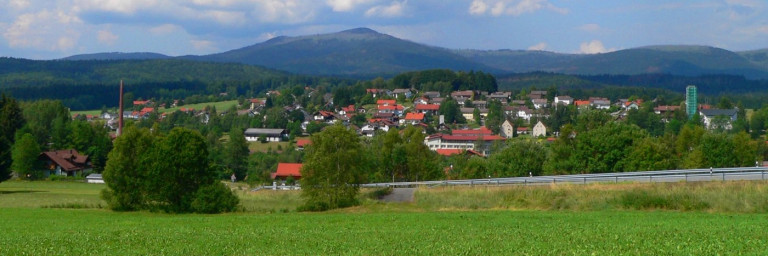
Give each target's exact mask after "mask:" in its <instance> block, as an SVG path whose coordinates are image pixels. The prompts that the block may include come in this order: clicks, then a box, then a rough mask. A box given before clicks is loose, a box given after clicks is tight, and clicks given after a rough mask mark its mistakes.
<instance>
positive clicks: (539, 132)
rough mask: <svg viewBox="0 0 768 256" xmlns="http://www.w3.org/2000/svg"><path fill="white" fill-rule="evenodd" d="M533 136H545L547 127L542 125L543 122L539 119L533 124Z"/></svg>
mask: <svg viewBox="0 0 768 256" xmlns="http://www.w3.org/2000/svg"><path fill="white" fill-rule="evenodd" d="M531 135H532V136H533V137H539V136H547V127H546V126H544V124H543V123H542V122H541V121H539V122H538V123H536V125H534V126H533V133H531Z"/></svg>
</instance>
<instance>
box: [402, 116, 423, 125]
mask: <svg viewBox="0 0 768 256" xmlns="http://www.w3.org/2000/svg"><path fill="white" fill-rule="evenodd" d="M404 121H405V123H407V124H412V125H417V124H420V123H421V122H423V121H424V113H407V114H405V119H404Z"/></svg>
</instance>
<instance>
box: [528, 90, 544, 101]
mask: <svg viewBox="0 0 768 256" xmlns="http://www.w3.org/2000/svg"><path fill="white" fill-rule="evenodd" d="M546 96H547V91H531V93H529V94H528V98H530V99H532V100H533V99H544V98H545V97H546Z"/></svg>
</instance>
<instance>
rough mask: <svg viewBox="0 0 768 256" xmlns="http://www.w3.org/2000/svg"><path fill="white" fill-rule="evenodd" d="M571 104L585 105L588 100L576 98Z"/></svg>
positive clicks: (587, 103)
mask: <svg viewBox="0 0 768 256" xmlns="http://www.w3.org/2000/svg"><path fill="white" fill-rule="evenodd" d="M573 104H574V105H576V106H585V105H589V101H588V100H577V101H574V102H573Z"/></svg>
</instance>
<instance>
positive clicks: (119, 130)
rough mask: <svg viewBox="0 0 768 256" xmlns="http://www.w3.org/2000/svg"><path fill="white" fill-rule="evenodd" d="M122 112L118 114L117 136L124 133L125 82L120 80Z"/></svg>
mask: <svg viewBox="0 0 768 256" xmlns="http://www.w3.org/2000/svg"><path fill="white" fill-rule="evenodd" d="M119 111H120V112H118V113H117V116H118V121H117V136H120V134H122V133H123V80H120V110H119Z"/></svg>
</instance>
